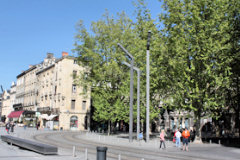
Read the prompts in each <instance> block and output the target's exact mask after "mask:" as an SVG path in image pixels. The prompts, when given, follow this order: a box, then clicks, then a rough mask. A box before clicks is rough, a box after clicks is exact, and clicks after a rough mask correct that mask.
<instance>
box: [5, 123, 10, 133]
mask: <svg viewBox="0 0 240 160" xmlns="http://www.w3.org/2000/svg"><path fill="white" fill-rule="evenodd" d="M5 128H6V131H7V133H8V134H9V129H10V122H7V123H6V125H5Z"/></svg>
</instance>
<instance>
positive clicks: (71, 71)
mask: <svg viewBox="0 0 240 160" xmlns="http://www.w3.org/2000/svg"><path fill="white" fill-rule="evenodd" d="M80 72H84V68H82V67H80V66H79V65H78V64H77V63H76V60H75V58H74V57H69V56H66V55H65V56H63V57H62V58H60V59H57V60H56V62H55V63H54V64H52V65H51V66H49V67H47V68H45V69H44V70H41V71H39V72H37V73H36V75H37V79H38V80H37V81H38V85H37V86H38V98H37V99H38V111H39V112H40V113H41V114H48V116H49V117H48V118H46V119H51V118H52V119H54V121H53V123H54V124H53V126H58V127H59V129H64V130H69V129H71V130H84V129H88V127H89V123H90V122H89V121H90V115H89V113H90V96H89V94H90V92H87V93H85V94H86V95H84V94H83V95H82V93H83V90H82V88H81V87H79V86H77V85H76V84H74V78H73V77H74V76H75V75H76V74H78V73H80ZM87 95H88V96H87ZM51 116H52V117H51ZM42 122H43V125H44V126H46V120H43V121H42Z"/></svg>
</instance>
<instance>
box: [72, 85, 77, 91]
mask: <svg viewBox="0 0 240 160" xmlns="http://www.w3.org/2000/svg"><path fill="white" fill-rule="evenodd" d="M76 92H77V86H76V84H73V85H72V93H76Z"/></svg>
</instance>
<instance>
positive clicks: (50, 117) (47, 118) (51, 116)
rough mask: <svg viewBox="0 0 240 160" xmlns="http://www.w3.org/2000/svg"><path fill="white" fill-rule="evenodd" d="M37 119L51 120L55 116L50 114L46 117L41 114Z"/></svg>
mask: <svg viewBox="0 0 240 160" xmlns="http://www.w3.org/2000/svg"><path fill="white" fill-rule="evenodd" d="M39 117H41V118H42V119H46V120H52V119H53V118H55V117H57V115H53V114H51V115H50V116H48V115H47V114H42V115H40V116H39Z"/></svg>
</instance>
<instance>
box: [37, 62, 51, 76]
mask: <svg viewBox="0 0 240 160" xmlns="http://www.w3.org/2000/svg"><path fill="white" fill-rule="evenodd" d="M54 66H55V64H52V65H50V66H48V67H46V68H44V69H42V70H40V71H38V72H37V73H36V75H38V74H41V73H42V72H44V71H46V70H48V69H50V68H52V67H54Z"/></svg>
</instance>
